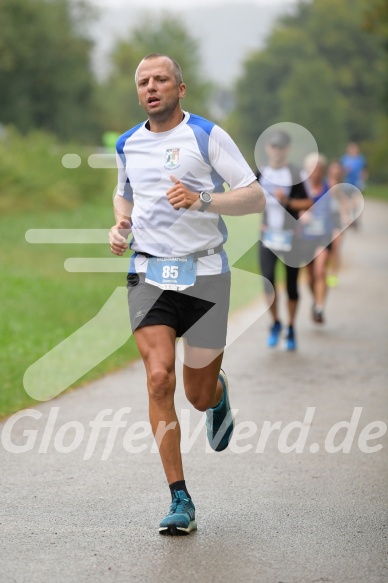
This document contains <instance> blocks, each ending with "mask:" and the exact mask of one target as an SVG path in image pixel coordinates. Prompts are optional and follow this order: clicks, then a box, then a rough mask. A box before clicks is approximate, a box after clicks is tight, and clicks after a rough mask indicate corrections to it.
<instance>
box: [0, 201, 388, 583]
mask: <svg viewBox="0 0 388 583" xmlns="http://www.w3.org/2000/svg"><path fill="white" fill-rule="evenodd" d="M387 224H388V205H383V204H382V203H377V202H370V201H367V203H366V206H365V210H364V213H363V215H362V229H361V230H360V232H354V231H353V230H350V231H349V232H347V233H346V234H345V241H344V250H343V257H344V268H343V270H342V273H341V278H340V286H339V287H338V288H336V289H334V290H332V291H331V292H330V296H329V298H328V305H327V310H326V316H327V323H326V324H325V325H324V326H321V327H319V326H317V325H316V324H314V323H313V322H312V321H311V319H310V308H311V299H310V297H309V291H308V290H307V289H306V288H303V289H302V298H301V307H300V312H299V321H298V339H299V350H298V352H297V353H295V354H291V353H285V352H282V351H281V350H280V349H274V350H273V351H270V350H269V349H267V348H266V346H265V337H266V332H267V326H268V317H267V316H266V315H264V316H262V317H261V318H259V319H258V320H257V321H256V322H255V323H254V324H253V325H251V326H249V327H248V328H247V330H246V331H245V332H244V333H243V334H242V335H240V336H239V338H238V339H237V340H236V341H235V342H234V343H233V344H232V345H231V346H230V347H229V348H228V349H227V351H226V354H225V360H224V368H225V370H226V371H227V373H228V376H229V383H230V387H231V401H232V406H233V408H235V409H238V413H237V416H236V423H237V425H238V431H237V432H236V436H237V439H235V441H234V442H233V444H232V448H231V450H228V451H226V452H224V453H221V454H214V453H209V452H207V451H206V439H205V432H204V429H203V428H202V429H201V427H200V424H201V422H202V421H203V415H201V414H199V413H197V412H195V411H193V409H191V408H190V407H189V405H188V403H187V402H186V401H185V399H184V397H183V390H182V384H181V381H180V380H179V384H178V388H177V399H176V402H177V407H178V410H179V412H180V413H179V414H180V415H182V417H183V418H184V419H185V423H184V429H183V430H184V431H185V428H186V429H188V430H189V434H187V433H185V438H184V439H185V440H184V447H185V451H186V453H184V465H185V470H186V481H187V484H188V487H189V490H190V493H191V495H192V497H193V500H194V502H195V504H196V508H197V522H198V531H197V532H196V533H194V534H192V535H190V536H189V537H179V538H169V537H161V536H159V535H158V532H157V527H158V523H159V521H160V519H161V518H162V517H163V516H164V514H165V513H166V512H167V510H168V506H169V491H168V488H167V484H166V483H165V479H164V475H163V472H162V468H161V463H160V460H159V457H158V455H157V454H156V453H152V451H151V448H152V439H151V437H150V436H149V435H148V436H145V434H146V433H147V431H148V426H147V399H146V392H145V375H144V372H143V367H142V364H141V363H140V362H137V363H135V364H134V365H132V366H130V367H128V368H127V369H125V370H122V371H119V372H117V373H116V374H113V375H110V376H107V377H105V378H103V379H101V380H99V381H98V382H94V383H92V384H90V385H89V386H88V387H84V388H82V389H79V390H76V391H73V392H71V393H68V394H66V395H64V396H62V397H60V398H57V399H55V400H53V401H50V402H47V403H42V404H40V405H39V406H37V407H34V408H33V411H31V412H28V411H25V412H23V413H22V414H21V417H20V419H18V420H17V418H15V417H12V418H11V419H10V420H9V421H8V425H6V423H5V422H3V423H2V424H0V431H1V436H2V444H0V468H1V473H0V482H1V493H0V496H1V499H0V559H1V563H0V565H1V566H0V580H1V582H4V583H11V582H15V583H16V582H17V583H22V582H23V583H24V582H29V583H49V582H50V583H51V582H60V583H68V582H69V583H70V582H72V583H84V582H85V583H86V582H87V583H99V582H112V583H113V582H114V583H121V582H123V583H124V582H132V581H138V582H140V583H143V582H144V583H148V582H150V583H151V582H154V581H158V582H160V583H164V582H167V581H168V582H170V581H186V582H191V581H210V582H223V583H239V582H244V583H245V582H247V583H248V582H252V583H257V582H259V583H280V582H282V583H302V582H311V583H312V582H323V581H324V582H337V583H344V582H352V583H355V582H360V583H361V582H362V583H366V582H367V583H382V582H387V581H388V563H387V558H388V546H387V526H388V516H387V498H388V496H387V491H388V475H387V474H388V472H387V468H388V463H387V451H388V443H387V441H388V440H387V433H386V425H385V424H386V423H387V417H388V415H387V401H388V399H387V337H388V334H387V331H388V321H387V320H388V318H387V302H386V296H387V292H386V289H387V287H388V270H387V267H388V257H387V251H386V250H387V248H388V230H387ZM261 309H262V306H261V304H260V303H258V304H255V305H253V306H250V308H249V310H247V311H245V312H243V313H240V314H238V315H234V316H233V317H232V319H231V330H232V331H234V332H235V333H236V335H238V334H239V333H240V332H241V329H242V328H246V327H247V322H248V323H249V322H251V321H253V320H254V317H253V316H252V314H255V313H259V312H260V310H261ZM177 366H178V370H180V367H181V365H180V363H178V365H177ZM124 408H128V409H124ZM129 408H130V410H129ZM106 410H108V411H106ZM104 411H105V412H104ZM99 414H100V415H101V416H105V417H104V419H105V421H108V422H109V421H110V420H112V418H113V416H114V415H115V414H116V422H117V420H118V417H120V416H121V418H122V422H123V426H122V427H116V428H117V435H116V436H114V432H113V431H111V432H110V436H109V427H105V428H101V429H100V430H99V432H98V431H97V429H96V428H95V427H94V428H93V427H91V426H90V425H89V424H90V423H91V422H92V423H93V420H95V419H96V417H97V416H98V415H99ZM32 415H34V416H35V418H34V417H32ZM351 419H352V422H351V424H350V427H348V428H346V427H342V429H340V427H339V426H338V425H336V424H338V423H341V422H350V421H351ZM13 422H15V423H14V425H13V427H10V423H13ZM292 422H298V423H299V424H298V425H295V426H294V429H293V430H291V429H292V427H293V426H292V425H291V426H290V425H289V424H290V423H292ZM302 422H303V423H302ZM379 422H380V423H379ZM116 425H117V423H116ZM270 426H271V427H270ZM269 427H270V429H271V432H268V428H269ZM34 431H35V432H34ZM196 431H198V432H199V436H198V438H196V439H195V432H196ZM93 432H94V433H93ZM23 433H24V435H23ZM93 435H94V436H95V437H96V439H95V438H94V437H93ZM190 437H192V442H190V441H189V439H190ZM379 446H380V447H379ZM381 446H382V447H381ZM12 447H14V448H17V447H19V448H22V449H23V447H24V448H25V449H26V450H29V451H25V452H24V453H23V452H19V453H15V452H10V451H7V450H8V449H11V448H12ZM295 448H296V450H295ZM370 448H372V450H373V451H372V450H371V449H370ZM66 449H68V453H65V451H66ZM374 449H376V451H374ZM71 450H72V451H71ZM288 450H290V451H288ZM344 450H345V451H344ZM102 458H107V459H102Z"/></svg>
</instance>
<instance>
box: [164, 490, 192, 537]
mask: <svg viewBox="0 0 388 583" xmlns="http://www.w3.org/2000/svg"><path fill="white" fill-rule="evenodd" d="M196 529H197V523H196V522H195V506H194V504H193V501H192V500H191V498H188V497H187V494H186V492H184V491H183V490H177V491H175V492H174V493H173V497H172V502H171V506H170V512H169V513H168V514H167V516H166V518H163V520H162V522H161V523H160V525H159V532H160V534H169V535H171V536H184V535H186V534H190V532H191V531H192V530H196Z"/></svg>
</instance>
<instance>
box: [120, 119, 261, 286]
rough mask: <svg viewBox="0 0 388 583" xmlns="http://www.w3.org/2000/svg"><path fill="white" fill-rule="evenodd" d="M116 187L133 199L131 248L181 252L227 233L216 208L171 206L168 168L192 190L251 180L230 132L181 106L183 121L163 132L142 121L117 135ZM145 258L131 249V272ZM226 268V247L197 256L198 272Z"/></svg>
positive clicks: (206, 246)
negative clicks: (211, 209) (177, 208)
mask: <svg viewBox="0 0 388 583" xmlns="http://www.w3.org/2000/svg"><path fill="white" fill-rule="evenodd" d="M116 149H117V165H118V187H117V193H116V194H118V195H120V196H123V197H124V198H125V199H127V200H128V201H130V202H133V205H134V206H133V211H132V215H131V219H132V236H133V238H132V241H131V242H130V248H131V249H132V250H133V251H135V252H143V253H149V254H150V255H154V256H156V257H182V256H184V255H189V254H190V253H194V252H196V251H204V250H207V249H213V248H215V247H217V246H218V245H220V244H221V243H224V242H225V241H226V239H227V235H228V233H227V229H226V225H225V223H224V221H223V219H222V217H221V216H220V215H219V214H216V213H212V212H209V211H205V212H199V211H191V210H187V209H179V210H176V209H174V207H173V206H172V205H171V204H170V203H169V201H168V199H167V196H166V192H167V190H169V189H170V188H171V187H172V186H173V182H172V181H171V179H170V175H171V174H173V175H174V176H175V177H176V178H178V179H179V180H180V181H181V182H182V183H183V184H184V185H185V186H187V188H189V189H190V190H191V191H193V192H198V193H199V192H201V191H203V190H206V191H209V192H211V193H213V192H215V193H217V192H224V190H225V189H224V182H226V183H227V184H228V185H229V187H230V189H231V190H234V189H236V188H241V187H244V186H248V185H249V184H251V183H252V182H254V181H255V180H256V177H255V175H254V174H253V172H252V170H251V169H250V167H249V165H248V164H247V162H246V161H245V159H244V158H243V156H242V154H241V152H240V151H239V149H238V148H237V146H236V144H235V143H234V141H233V140H232V138H231V137H230V136H229V135H228V134H227V133H226V132H225V131H224V130H222V129H221V128H220V127H219V126H217V125H216V124H214V123H213V122H210V121H208V120H206V119H204V118H202V117H199V116H197V115H193V114H190V113H187V112H185V114H184V119H183V120H182V122H181V123H180V124H179V125H178V126H176V127H175V128H173V129H172V130H169V131H166V132H151V131H149V130H148V129H147V128H146V122H143V123H142V124H139V125H138V126H136V127H134V128H132V129H131V130H129V131H128V132H126V133H125V134H123V135H122V136H121V137H120V138H119V139H118V141H117V145H116ZM147 263H148V262H147V260H145V258H144V256H141V255H137V253H134V254H133V255H132V257H131V261H130V267H129V271H130V272H132V273H133V272H137V273H140V272H145V271H146V269H147ZM228 270H229V266H228V259H227V256H226V253H225V251H222V252H221V253H219V254H215V255H210V256H207V257H201V258H199V259H198V265H197V274H198V275H213V274H217V273H225V272H227V271H228Z"/></svg>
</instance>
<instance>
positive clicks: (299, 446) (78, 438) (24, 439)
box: [1, 407, 387, 461]
mask: <svg viewBox="0 0 388 583" xmlns="http://www.w3.org/2000/svg"><path fill="white" fill-rule="evenodd" d="M362 410H363V408H362V407H354V409H353V411H352V414H351V416H350V419H348V420H342V421H338V422H336V423H334V424H333V425H332V426H331V427H330V428H328V429H327V431H326V433H325V437H324V439H323V440H322V441H321V443H318V442H315V441H312V442H311V443H310V441H311V439H310V437H311V435H310V434H311V427H312V423H313V420H314V417H315V414H316V408H315V407H307V408H306V411H305V413H304V417H303V419H302V420H295V421H290V422H287V423H285V422H282V421H269V420H265V421H263V422H261V423H260V424H258V423H256V422H255V421H249V420H244V421H243V420H241V421H237V418H236V416H237V414H238V410H237V409H233V410H232V415H233V417H234V419H235V427H234V431H233V434H232V437H231V440H230V442H229V446H228V449H229V451H230V452H232V454H236V455H237V454H238V455H241V454H246V453H255V454H265V453H266V451H268V450H270V451H271V452H273V450H274V448H275V449H277V451H278V452H279V453H281V454H306V453H307V454H316V453H318V452H319V451H321V452H325V453H328V454H338V453H343V454H349V453H350V452H351V451H352V449H358V450H359V451H361V452H362V453H368V454H370V453H377V452H379V451H380V450H381V449H382V448H383V445H382V443H381V439H382V438H383V437H384V436H385V435H386V433H387V424H386V423H385V422H384V421H371V422H368V423H365V424H364V423H361V414H362ZM130 414H131V407H122V408H121V409H118V410H117V411H113V409H103V410H102V411H100V412H98V413H97V414H96V416H95V417H94V419H91V420H90V421H89V423H88V424H87V425H86V426H85V425H84V424H82V423H81V422H80V421H78V420H72V421H66V422H65V423H62V424H61V423H60V421H59V420H58V417H59V407H51V408H50V412H49V414H48V417H47V419H43V413H42V412H41V411H39V410H37V409H26V410H23V411H19V412H18V413H15V414H14V415H12V416H11V417H10V418H9V419H8V420H7V421H6V422H5V424H4V426H3V428H2V431H1V445H2V447H3V448H4V450H5V451H7V452H9V453H13V454H24V453H27V452H31V451H35V452H36V453H38V454H46V453H47V452H48V451H49V449H50V450H55V451H56V452H57V453H59V454H70V453H73V452H76V451H80V452H81V454H82V456H83V460H85V461H88V460H90V459H91V458H92V457H94V458H96V457H98V456H99V459H100V460H101V461H106V460H108V459H109V458H110V456H111V455H112V452H113V450H114V449H117V448H122V449H124V451H125V452H127V453H128V454H140V453H151V454H155V453H158V452H159V447H160V444H161V443H162V441H163V439H164V438H165V436H166V435H167V434H168V432H169V431H174V430H175V429H176V428H177V422H176V421H174V422H172V423H169V424H166V422H164V421H162V422H160V423H159V424H158V426H157V428H156V430H155V433H154V435H153V433H152V429H151V425H150V423H149V421H141V420H140V421H139V420H138V421H133V420H132V419H131V416H130ZM179 417H180V431H181V451H182V454H187V453H189V452H190V451H191V450H192V448H193V447H194V446H195V445H196V444H197V442H202V443H201V445H203V447H204V451H205V453H209V454H214V451H213V449H212V448H211V447H210V445H209V443H208V441H207V440H206V439H205V423H206V415H205V414H203V415H201V416H200V417H199V419H198V416H196V419H194V420H193V412H192V410H190V409H181V411H180V412H179ZM217 437H219V439H221V437H222V436H221V435H220V436H216V441H217Z"/></svg>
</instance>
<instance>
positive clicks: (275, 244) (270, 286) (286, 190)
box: [257, 130, 311, 351]
mask: <svg viewBox="0 0 388 583" xmlns="http://www.w3.org/2000/svg"><path fill="white" fill-rule="evenodd" d="M290 144H291V138H290V135H289V134H288V133H287V132H285V131H283V130H273V131H272V132H271V133H270V134H269V136H268V139H267V142H266V153H267V157H268V165H267V166H264V167H262V168H260V169H259V172H258V174H257V178H258V180H259V183H260V184H261V186H262V187H263V188H264V192H265V196H266V201H267V205H266V209H265V212H264V216H263V222H262V225H261V237H260V242H259V264H260V269H261V273H262V275H263V276H264V277H265V282H264V291H265V294H266V298H267V303H268V305H269V308H270V313H271V317H272V322H271V327H270V330H269V334H268V337H267V345H268V346H269V347H270V348H273V347H275V346H276V345H277V344H278V342H279V338H280V334H281V331H282V324H281V321H280V315H279V302H278V295H279V289H278V286H277V282H276V264H277V263H278V261H282V262H283V263H284V265H285V271H286V288H287V299H288V301H287V312H288V326H287V331H286V335H285V338H284V349H285V350H290V351H293V350H295V349H296V347H297V344H296V335H295V329H294V325H295V316H296V309H297V305H298V298H299V296H298V285H297V281H298V273H299V263H300V261H299V260H300V247H299V243H300V242H299V241H298V239H297V237H296V233H295V219H298V217H299V213H300V212H301V211H303V210H306V209H307V208H309V207H310V206H311V201H310V200H309V199H308V196H307V193H306V190H305V188H304V184H303V179H302V176H301V173H300V170H299V168H297V167H296V166H294V165H293V164H289V163H288V161H287V160H288V154H289V149H290ZM273 290H275V295H274V292H273Z"/></svg>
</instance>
